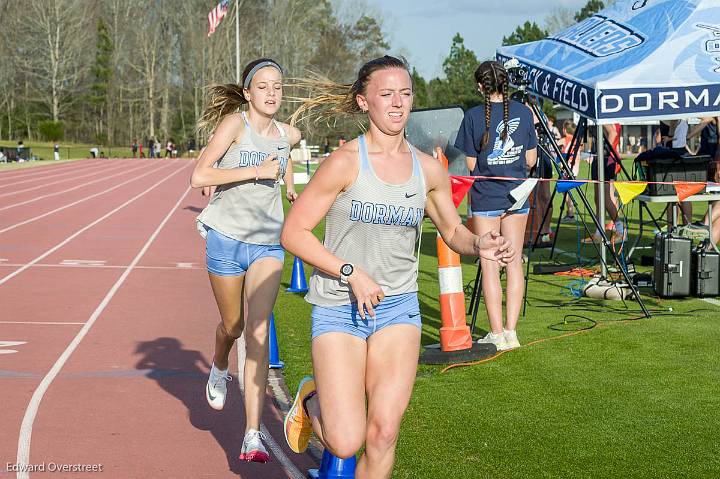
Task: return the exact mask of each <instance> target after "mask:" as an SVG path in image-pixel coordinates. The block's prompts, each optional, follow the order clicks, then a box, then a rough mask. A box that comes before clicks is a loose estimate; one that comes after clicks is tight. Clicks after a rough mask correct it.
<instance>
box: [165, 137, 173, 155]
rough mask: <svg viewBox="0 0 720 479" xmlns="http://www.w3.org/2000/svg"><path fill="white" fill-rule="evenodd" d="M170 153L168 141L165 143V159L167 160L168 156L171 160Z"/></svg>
mask: <svg viewBox="0 0 720 479" xmlns="http://www.w3.org/2000/svg"><path fill="white" fill-rule="evenodd" d="M172 152H173V144H172V140H168V141H167V142H166V143H165V158H167V157H168V156H170V158H172Z"/></svg>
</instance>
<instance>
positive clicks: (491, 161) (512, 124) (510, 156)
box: [487, 118, 524, 165]
mask: <svg viewBox="0 0 720 479" xmlns="http://www.w3.org/2000/svg"><path fill="white" fill-rule="evenodd" d="M519 126H520V118H513V119H512V120H510V121H508V135H507V140H505V142H503V140H502V133H503V131H504V130H505V121H504V120H502V121H500V123H499V124H498V126H497V128H495V132H496V133H497V138H495V144H494V145H493V151H492V153H490V154H489V155H488V157H487V162H488V165H509V164H511V163H515V162H516V161H517V160H519V159H520V154H521V153H522V151H523V148H524V146H523V145H522V144H521V145H518V146H515V141H514V140H513V138H512V134H513V133H515V131H517V129H518V127H519Z"/></svg>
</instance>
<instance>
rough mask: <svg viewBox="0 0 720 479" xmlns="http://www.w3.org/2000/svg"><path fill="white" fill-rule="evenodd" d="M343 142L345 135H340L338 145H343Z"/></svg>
mask: <svg viewBox="0 0 720 479" xmlns="http://www.w3.org/2000/svg"><path fill="white" fill-rule="evenodd" d="M344 144H345V137H344V136H341V137H340V139H339V140H338V146H343V145H344Z"/></svg>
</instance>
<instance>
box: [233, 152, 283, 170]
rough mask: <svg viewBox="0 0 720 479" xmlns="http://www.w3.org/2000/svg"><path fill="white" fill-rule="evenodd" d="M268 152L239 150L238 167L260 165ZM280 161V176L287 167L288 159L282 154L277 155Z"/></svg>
mask: <svg viewBox="0 0 720 479" xmlns="http://www.w3.org/2000/svg"><path fill="white" fill-rule="evenodd" d="M267 157H268V154H267V153H265V152H264V151H248V150H242V151H241V152H240V161H239V162H238V167H239V168H249V167H255V166H260V164H261V163H262V162H263V161H265V159H267ZM278 161H280V176H283V175H285V169H286V168H287V161H288V159H287V158H285V157H282V156H278Z"/></svg>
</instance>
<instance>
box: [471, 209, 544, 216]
mask: <svg viewBox="0 0 720 479" xmlns="http://www.w3.org/2000/svg"><path fill="white" fill-rule="evenodd" d="M529 212H530V208H529V207H528V208H520V209H519V210H515V211H509V210H490V211H473V212H472V215H473V216H482V217H483V218H499V217H501V216H502V215H504V214H505V213H507V214H509V215H526V214H528V213H529Z"/></svg>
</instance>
